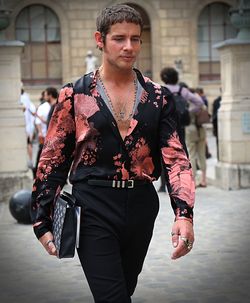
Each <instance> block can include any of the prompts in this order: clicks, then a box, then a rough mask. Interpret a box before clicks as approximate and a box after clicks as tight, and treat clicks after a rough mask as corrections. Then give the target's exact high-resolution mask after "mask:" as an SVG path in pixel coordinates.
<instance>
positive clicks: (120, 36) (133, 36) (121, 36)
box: [112, 34, 140, 38]
mask: <svg viewBox="0 0 250 303" xmlns="http://www.w3.org/2000/svg"><path fill="white" fill-rule="evenodd" d="M114 37H115V38H123V37H126V35H125V34H124V35H121V34H120V35H119V34H117V35H116V34H114V35H112V38H114ZM131 37H132V38H140V35H132V36H131Z"/></svg>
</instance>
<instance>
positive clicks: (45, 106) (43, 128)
mask: <svg viewBox="0 0 250 303" xmlns="http://www.w3.org/2000/svg"><path fill="white" fill-rule="evenodd" d="M43 98H44V102H43V103H41V104H40V105H39V106H38V109H37V111H36V114H35V116H36V119H35V124H36V127H37V131H38V151H37V156H36V165H35V167H34V169H33V176H34V177H35V176H36V172H37V166H38V163H39V159H40V155H41V152H42V148H43V144H44V140H45V137H46V134H47V120H48V115H49V112H50V108H51V106H50V103H49V101H50V96H49V95H48V92H47V89H46V90H45V91H44V96H43Z"/></svg>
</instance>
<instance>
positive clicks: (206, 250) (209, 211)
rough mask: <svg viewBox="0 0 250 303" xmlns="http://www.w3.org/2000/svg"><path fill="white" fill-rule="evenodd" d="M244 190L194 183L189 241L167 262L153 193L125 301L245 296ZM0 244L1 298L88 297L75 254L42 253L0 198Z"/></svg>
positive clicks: (164, 213)
mask: <svg viewBox="0 0 250 303" xmlns="http://www.w3.org/2000/svg"><path fill="white" fill-rule="evenodd" d="M156 185H157V187H158V186H159V184H156ZM249 196H250V190H240V191H222V190H220V189H218V188H215V187H213V186H209V187H207V188H200V189H197V193H196V207H195V232H196V241H195V245H194V248H193V250H192V251H191V252H190V254H189V255H187V256H185V257H183V258H181V259H179V260H175V261H172V260H171V259H170V254H171V251H172V246H171V242H170V240H171V239H170V231H171V226H172V221H173V212H172V209H171V207H170V203H169V198H168V195H167V194H164V193H161V194H160V201H161V209H160V212H159V215H158V218H157V221H156V226H155V232H154V236H153V240H152V242H151V245H150V249H149V252H148V255H147V258H146V260H145V265H144V268H143V271H142V273H141V275H140V277H139V282H138V287H137V290H136V292H135V294H134V296H133V302H134V303H152V302H155V303H180V302H181V303H189V302H190V303H191V302H192V303H196V302H201V303H210V302H211V303H217V302H220V303H224V302H228V303H232V302H237V303H238V302H239V303H241V302H249V300H250V295H249V286H250V273H249V268H250V259H249V251H248V250H247V247H249V244H250V243H249V242H250V237H249V231H250V220H249V211H250V203H249V201H250V199H249ZM0 247H1V248H0V269H1V270H0V302H1V303H31V302H32V303H34V302H36V303H43V302H46V303H57V302H58V303H59V302H60V303H66V302H67V303H71V302H72V303H91V302H93V300H92V297H91V294H90V291H89V288H88V285H87V283H86V280H85V277H84V274H83V271H82V268H81V266H80V265H79V264H80V263H79V259H78V256H77V255H76V256H75V258H74V259H64V260H59V259H57V258H56V257H53V256H49V255H48V254H47V252H46V251H45V250H44V249H43V247H42V246H41V244H40V243H39V242H38V241H37V239H36V238H35V235H34V234H33V231H32V228H31V225H24V224H19V223H17V222H16V221H15V219H14V218H12V217H11V215H10V213H9V210H8V204H7V203H2V204H0ZM117 303H119V302H117Z"/></svg>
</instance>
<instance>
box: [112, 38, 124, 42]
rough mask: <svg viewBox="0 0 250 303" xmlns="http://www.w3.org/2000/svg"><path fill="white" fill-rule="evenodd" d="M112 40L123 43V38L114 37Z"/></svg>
mask: <svg viewBox="0 0 250 303" xmlns="http://www.w3.org/2000/svg"><path fill="white" fill-rule="evenodd" d="M114 40H115V41H118V42H119V41H123V40H124V38H122V37H115V38H114Z"/></svg>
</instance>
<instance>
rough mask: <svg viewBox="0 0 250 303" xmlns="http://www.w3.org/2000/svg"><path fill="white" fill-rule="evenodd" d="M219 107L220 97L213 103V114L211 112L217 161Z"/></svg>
mask: <svg viewBox="0 0 250 303" xmlns="http://www.w3.org/2000/svg"><path fill="white" fill-rule="evenodd" d="M220 105H221V96H219V97H217V98H216V99H215V100H214V102H213V112H212V123H213V135H214V136H215V138H216V147H217V159H218V161H219V139H218V110H219V108H220Z"/></svg>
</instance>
